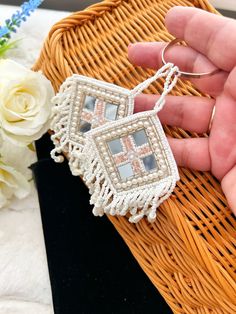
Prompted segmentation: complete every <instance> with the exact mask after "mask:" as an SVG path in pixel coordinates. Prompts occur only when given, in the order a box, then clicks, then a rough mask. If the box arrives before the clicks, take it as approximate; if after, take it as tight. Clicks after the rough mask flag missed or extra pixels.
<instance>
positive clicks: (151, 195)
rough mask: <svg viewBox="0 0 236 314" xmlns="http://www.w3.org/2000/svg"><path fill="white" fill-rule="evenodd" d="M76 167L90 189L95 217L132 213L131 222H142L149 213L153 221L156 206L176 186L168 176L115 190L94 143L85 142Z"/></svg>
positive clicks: (150, 219) (150, 220)
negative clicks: (129, 188) (107, 176)
mask: <svg viewBox="0 0 236 314" xmlns="http://www.w3.org/2000/svg"><path fill="white" fill-rule="evenodd" d="M74 166H75V167H78V166H79V167H80V171H81V173H82V174H83V180H84V181H85V183H86V185H87V186H88V188H89V193H90V194H91V199H90V204H91V205H94V208H93V214H94V215H95V216H103V215H104V214H109V215H112V216H115V215H118V216H125V215H127V214H128V213H129V215H130V217H129V221H130V222H132V223H137V222H139V221H140V220H141V219H142V218H143V217H144V216H147V219H148V221H149V222H154V221H155V219H156V209H157V208H158V207H159V205H160V204H161V203H162V202H163V201H164V200H166V199H167V198H168V197H169V196H170V195H171V193H172V192H173V190H174V188H175V182H173V180H172V179H171V178H166V179H164V180H163V181H162V182H159V183H158V185H156V184H155V185H153V186H151V185H149V186H144V187H143V189H142V188H140V189H138V190H137V189H133V190H130V191H123V192H120V193H118V192H116V191H115V190H113V188H112V186H111V184H110V182H109V181H108V180H107V178H106V175H105V173H104V169H103V167H102V165H101V162H100V161H99V159H98V157H97V154H96V149H95V148H94V147H93V145H91V143H87V144H86V145H85V147H84V150H83V153H80V154H77V162H76V163H75V161H74ZM74 166H72V168H73V169H72V171H73V172H75V171H76V169H78V168H74Z"/></svg>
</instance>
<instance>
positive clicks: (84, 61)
mask: <svg viewBox="0 0 236 314" xmlns="http://www.w3.org/2000/svg"><path fill="white" fill-rule="evenodd" d="M175 5H184V6H196V7H200V8H203V9H205V10H208V11H211V12H215V10H214V8H213V7H212V6H211V5H210V4H209V3H208V2H207V1H206V0H109V1H108V0H107V1H103V2H101V3H99V4H97V5H93V6H91V7H90V8H88V9H87V10H85V11H82V12H77V13H74V14H73V15H71V16H69V17H68V18H66V19H64V20H62V21H60V22H58V23H57V24H56V25H55V26H54V27H53V28H52V30H51V32H50V34H49V36H48V38H47V40H46V42H45V45H44V48H43V50H42V52H41V56H40V58H39V60H38V62H37V63H36V65H35V67H34V69H35V70H42V71H43V72H44V74H45V75H46V76H47V77H48V78H49V79H50V80H51V81H52V83H53V85H54V88H55V90H58V89H59V86H60V84H61V83H62V82H63V81H64V80H65V79H66V77H68V76H70V75H72V74H73V73H79V74H83V75H87V76H90V77H94V78H97V79H101V80H105V81H107V82H112V83H115V84H117V85H120V86H123V87H126V88H132V87H134V86H135V85H137V84H138V83H139V82H141V81H143V80H145V79H146V78H147V77H148V76H150V75H151V74H153V71H151V70H143V69H141V68H139V67H134V66H133V65H131V64H130V63H129V61H128V59H127V46H128V44H129V43H130V42H137V41H169V40H170V39H171V38H172V37H171V35H170V34H168V32H167V31H166V28H165V26H164V17H165V15H166V12H167V11H168V10H169V9H170V8H171V7H172V6H175ZM161 86H162V84H161V82H156V83H155V84H153V85H152V86H151V87H150V88H149V89H148V90H147V91H146V92H147V93H158V92H160V91H161ZM172 94H174V95H198V96H201V94H200V92H199V91H198V90H196V89H195V88H194V87H193V86H192V85H191V84H190V83H188V82H181V81H179V83H178V85H177V87H176V88H175V89H174V91H173V92H172ZM165 131H166V132H167V134H169V135H171V136H173V137H175V138H188V137H197V136H198V135H197V134H191V133H189V132H185V131H184V130H181V129H177V128H170V127H165ZM180 175H181V181H180V182H179V183H178V186H177V188H176V189H175V193H174V195H173V196H172V197H171V198H170V199H168V200H167V201H166V202H165V203H164V204H163V205H161V207H160V208H159V210H158V215H157V220H156V222H155V223H154V224H149V223H148V222H147V221H146V220H142V221H141V222H140V223H139V224H137V225H133V224H130V223H128V221H127V219H126V218H124V217H109V219H110V220H111V222H112V223H113V224H114V226H115V228H116V229H117V230H118V232H119V233H120V234H121V236H122V237H123V239H124V240H125V242H126V243H127V245H128V246H129V248H130V250H131V251H132V253H133V255H134V256H135V258H136V259H137V261H138V262H139V264H140V265H141V267H142V269H143V270H144V271H145V272H146V274H147V275H148V276H149V278H150V280H151V281H152V283H153V284H154V285H155V286H156V288H157V289H158V290H159V291H160V292H161V293H162V295H163V296H164V298H165V299H166V301H167V302H168V304H169V305H170V306H171V308H172V310H173V312H174V313H187V314H191V313H199V314H205V313H217V314H219V313H227V314H228V313H232V314H233V313H236V220H235V218H234V216H233V215H232V213H231V211H230V209H229V208H227V203H226V200H225V197H224V195H223V193H222V191H221V188H220V184H219V183H218V182H217V181H216V180H215V179H214V178H213V177H212V175H211V174H209V173H202V172H194V171H191V170H188V169H183V168H182V169H180ZM78 210H79V204H78ZM134 284H135V283H134ZM124 285H125V283H124ZM140 289H142V287H140ZM143 293H145V291H144V292H143ZM147 297H148V296H147Z"/></svg>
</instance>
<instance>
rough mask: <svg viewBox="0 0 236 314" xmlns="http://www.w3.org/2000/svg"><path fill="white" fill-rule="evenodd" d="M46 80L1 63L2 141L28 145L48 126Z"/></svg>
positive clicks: (49, 91)
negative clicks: (9, 140) (6, 139)
mask: <svg viewBox="0 0 236 314" xmlns="http://www.w3.org/2000/svg"><path fill="white" fill-rule="evenodd" d="M53 96H54V92H53V88H52V85H51V83H50V82H49V80H47V78H46V77H45V76H43V75H42V74H41V73H39V72H33V71H31V70H28V69H27V68H25V67H23V66H22V65H20V64H18V63H16V62H14V61H11V60H8V59H6V60H0V128H1V132H2V135H3V137H4V138H8V139H11V140H13V141H14V142H15V144H18V145H28V144H30V143H32V142H33V141H34V140H36V139H38V138H40V137H41V136H42V135H43V133H45V132H46V131H47V130H48V128H49V124H50V118H51V99H52V97H53Z"/></svg>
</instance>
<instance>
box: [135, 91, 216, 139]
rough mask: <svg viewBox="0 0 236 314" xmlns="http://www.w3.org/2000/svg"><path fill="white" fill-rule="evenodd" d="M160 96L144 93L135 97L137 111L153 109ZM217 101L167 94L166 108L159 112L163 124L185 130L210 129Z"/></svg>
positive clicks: (201, 130) (198, 130)
mask: <svg viewBox="0 0 236 314" xmlns="http://www.w3.org/2000/svg"><path fill="white" fill-rule="evenodd" d="M159 97H160V96H157V95H146V94H142V95H139V96H138V97H136V99H135V112H139V111H145V110H151V109H153V107H154V105H155V103H156V101H157V100H158V98H159ZM214 103H215V101H214V100H213V99H209V98H204V97H193V96H167V97H166V104H165V106H164V108H163V109H162V110H161V111H160V112H159V113H158V116H159V118H160V120H161V122H162V123H163V124H168V125H171V126H177V127H180V128H182V129H184V130H188V131H192V132H197V133H204V132H207V131H208V128H209V124H210V120H211V116H212V111H213V108H214Z"/></svg>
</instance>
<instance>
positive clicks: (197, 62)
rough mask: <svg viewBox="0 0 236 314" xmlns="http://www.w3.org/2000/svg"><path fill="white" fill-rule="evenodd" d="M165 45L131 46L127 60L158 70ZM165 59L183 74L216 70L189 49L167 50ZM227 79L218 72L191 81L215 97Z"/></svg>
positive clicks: (225, 73) (223, 74) (221, 72)
mask: <svg viewBox="0 0 236 314" xmlns="http://www.w3.org/2000/svg"><path fill="white" fill-rule="evenodd" d="M165 45H166V43H160V42H149V43H135V44H131V45H130V46H129V49H128V56H129V59H130V61H131V62H132V63H133V64H135V65H139V66H142V67H146V68H153V69H158V68H160V67H161V66H162V60H161V52H162V50H163V48H164V46H165ZM165 58H166V60H167V61H168V62H172V63H174V64H176V65H177V66H178V67H179V69H180V70H181V71H185V72H208V71H213V70H214V69H216V67H215V65H213V63H211V62H210V61H209V60H208V59H207V58H206V57H205V56H203V55H202V54H200V53H198V52H197V51H195V50H194V49H192V48H190V47H183V46H174V47H172V48H171V49H169V50H167V52H166V55H165ZM227 77H228V73H227V72H225V71H220V72H219V73H217V74H215V75H213V76H211V77H207V78H202V79H200V80H199V79H191V81H192V82H193V83H194V84H195V86H196V87H198V88H199V89H200V90H201V91H202V92H204V93H208V94H210V95H212V96H217V95H219V94H220V93H221V92H222V90H223V88H224V84H225V82H226V79H227Z"/></svg>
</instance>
